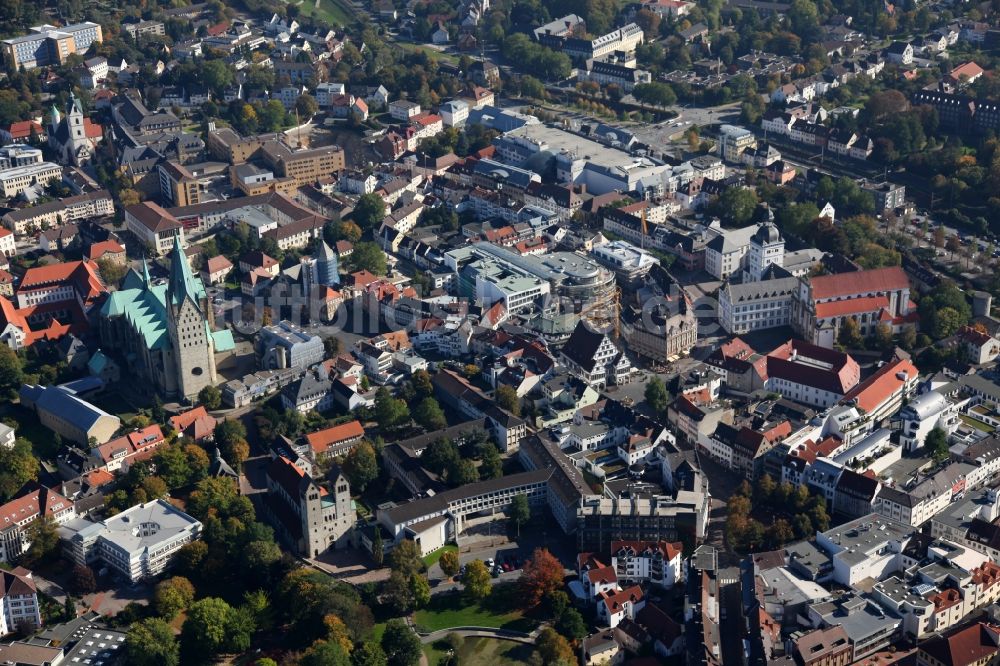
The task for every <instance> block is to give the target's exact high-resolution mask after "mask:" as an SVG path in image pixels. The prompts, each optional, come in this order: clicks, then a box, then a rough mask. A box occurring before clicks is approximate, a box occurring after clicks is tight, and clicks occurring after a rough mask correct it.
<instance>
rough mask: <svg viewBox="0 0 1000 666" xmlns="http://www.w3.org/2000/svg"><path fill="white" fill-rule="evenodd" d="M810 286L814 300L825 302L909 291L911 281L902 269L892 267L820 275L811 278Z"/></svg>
mask: <svg viewBox="0 0 1000 666" xmlns="http://www.w3.org/2000/svg"><path fill="white" fill-rule="evenodd" d="M809 284H810V285H811V287H812V297H813V299H815V300H825V299H833V298H846V297H849V296H857V295H860V294H870V293H874V292H887V291H898V290H903V289H909V288H910V279H909V278H908V277H907V276H906V271H904V270H903V269H902V268H901V267H899V266H890V267H888V268H875V269H873V270H869V271H854V272H852V273H837V274H835V275H819V276H816V277H812V278H810V279H809Z"/></svg>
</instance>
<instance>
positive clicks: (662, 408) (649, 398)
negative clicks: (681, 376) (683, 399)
mask: <svg viewBox="0 0 1000 666" xmlns="http://www.w3.org/2000/svg"><path fill="white" fill-rule="evenodd" d="M644 397H645V398H646V404H648V405H649V406H650V407H651V408H652V409H653V411H654V412H656V413H657V414H663V413H664V412H666V411H667V403H668V402H669V400H670V394H669V393H667V387H666V386H665V385H664V384H663V380H662V379H660V378H659V377H658V376H657V375H653V376H652V377H650V378H649V381H648V382H646V389H645V391H644Z"/></svg>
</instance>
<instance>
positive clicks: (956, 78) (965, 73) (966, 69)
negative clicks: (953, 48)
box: [945, 60, 986, 88]
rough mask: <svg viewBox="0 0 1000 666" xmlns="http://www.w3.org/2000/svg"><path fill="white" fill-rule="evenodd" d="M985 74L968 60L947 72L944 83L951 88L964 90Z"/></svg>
mask: <svg viewBox="0 0 1000 666" xmlns="http://www.w3.org/2000/svg"><path fill="white" fill-rule="evenodd" d="M985 73H986V71H985V70H984V69H983V68H982V67H980V66H979V65H977V64H976V63H974V62H972V61H971V60H970V61H969V62H966V63H962V64H961V65H959V66H958V67H956V68H955V69H953V70H951V71H950V72H948V76H946V77H945V81H946V82H948V83H950V84H951V85H953V86H957V87H961V88H964V87H965V86H967V85H969V84H971V83H975V81H976V80H977V79H978V78H979V77H980V76H982V75H983V74H985Z"/></svg>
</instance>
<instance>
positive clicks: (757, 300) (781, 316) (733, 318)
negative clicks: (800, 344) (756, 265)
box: [719, 277, 799, 335]
mask: <svg viewBox="0 0 1000 666" xmlns="http://www.w3.org/2000/svg"><path fill="white" fill-rule="evenodd" d="M798 290H799V280H798V278H794V277H787V278H777V279H774V280H763V281H761V282H750V283H743V284H730V283H726V284H725V285H723V286H722V288H721V289H719V323H720V324H721V325H722V328H724V329H725V330H726V332H727V333H729V334H731V335H740V334H743V333H749V332H751V331H757V330H763V329H767V328H776V327H779V326H789V325H790V324H791V323H792V301H793V299H794V297H795V294H797V293H798Z"/></svg>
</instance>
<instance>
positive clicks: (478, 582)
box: [462, 560, 493, 601]
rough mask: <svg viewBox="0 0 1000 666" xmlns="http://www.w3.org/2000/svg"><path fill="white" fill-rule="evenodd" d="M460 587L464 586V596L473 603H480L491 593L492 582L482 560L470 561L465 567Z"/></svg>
mask: <svg viewBox="0 0 1000 666" xmlns="http://www.w3.org/2000/svg"><path fill="white" fill-rule="evenodd" d="M462 585H464V586H465V595H466V596H467V597H469V599H471V600H473V601H482V600H483V599H485V598H486V597H488V596H490V592H492V591H493V581H492V578H491V576H490V571H489V569H487V568H486V563H485V562H483V561H482V560H472V561H471V562H469V563H468V564H466V565H465V573H463V574H462Z"/></svg>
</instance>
